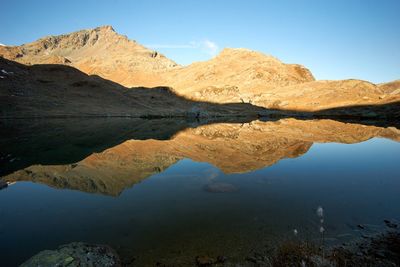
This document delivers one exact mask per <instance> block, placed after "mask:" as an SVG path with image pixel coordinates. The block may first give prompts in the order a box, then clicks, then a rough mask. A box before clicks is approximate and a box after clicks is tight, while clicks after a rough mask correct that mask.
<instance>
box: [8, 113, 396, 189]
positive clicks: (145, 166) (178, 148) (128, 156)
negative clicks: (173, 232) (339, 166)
mask: <svg viewBox="0 0 400 267" xmlns="http://www.w3.org/2000/svg"><path fill="white" fill-rule="evenodd" d="M373 137H384V138H389V139H392V140H396V141H400V131H399V130H398V129H396V128H392V127H389V128H382V127H375V126H365V125H359V124H351V123H341V122H337V121H333V120H312V121H302V120H295V119H284V120H279V121H277V122H262V121H254V122H252V123H246V124H229V123H221V124H211V125H205V126H200V127H197V128H193V129H191V128H189V129H186V130H183V131H181V132H179V133H177V134H176V135H175V136H174V137H173V138H172V139H171V140H165V141H160V140H128V141H125V142H123V143H122V144H120V145H117V146H115V147H112V148H109V149H106V150H104V151H103V152H100V153H93V154H92V155H90V156H88V157H87V158H85V159H83V160H81V161H79V162H77V163H74V164H66V165H47V166H46V165H33V166H31V167H28V168H25V169H23V170H20V171H16V172H14V173H12V174H10V175H6V176H4V177H3V178H2V179H3V180H4V181H7V182H15V181H33V182H38V183H44V184H47V185H49V186H53V187H56V188H69V189H76V190H80V191H84V192H90V193H101V194H107V195H118V194H120V193H121V192H122V190H124V189H125V188H128V187H131V186H132V185H133V184H135V183H138V182H140V181H142V180H143V179H146V178H147V177H149V176H151V175H153V174H155V173H159V172H162V171H163V170H165V169H166V168H168V167H169V166H171V165H173V164H175V163H176V162H178V161H179V160H181V159H183V158H190V159H192V160H194V161H199V162H208V163H210V164H212V165H214V166H216V167H217V168H219V169H220V170H222V171H223V172H224V173H228V174H230V173H243V172H249V171H254V170H257V169H260V168H263V167H266V166H271V165H273V164H275V163H277V162H278V161H280V160H282V159H285V158H296V157H299V156H301V155H303V154H304V153H306V152H307V151H308V150H309V149H310V147H311V146H312V144H313V143H314V142H318V143H324V142H336V143H357V142H362V141H365V140H368V139H370V138H373Z"/></svg>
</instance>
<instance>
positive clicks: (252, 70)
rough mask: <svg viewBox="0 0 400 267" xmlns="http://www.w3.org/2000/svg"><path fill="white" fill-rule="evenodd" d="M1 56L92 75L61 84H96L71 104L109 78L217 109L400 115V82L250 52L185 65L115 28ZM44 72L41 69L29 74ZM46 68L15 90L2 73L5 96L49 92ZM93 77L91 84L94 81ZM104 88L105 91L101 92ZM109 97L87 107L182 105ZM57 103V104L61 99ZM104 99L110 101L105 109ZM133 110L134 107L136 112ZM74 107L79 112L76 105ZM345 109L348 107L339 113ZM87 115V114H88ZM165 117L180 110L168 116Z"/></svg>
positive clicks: (9, 49) (8, 49)
mask: <svg viewBox="0 0 400 267" xmlns="http://www.w3.org/2000/svg"><path fill="white" fill-rule="evenodd" d="M1 57H3V58H4V60H5V59H8V60H11V61H16V62H19V63H22V64H27V65H34V64H47V65H49V64H51V65H65V66H68V67H70V68H69V69H68V68H64V69H63V71H65V72H66V73H65V74H64V77H65V79H66V80H65V81H68V79H69V77H70V75H71V73H72V72H74V71H72V68H75V69H78V70H80V71H81V72H82V73H84V74H87V75H91V76H87V77H86V78H85V79H84V80H85V81H84V82H83V83H80V82H79V81H77V83H75V85H77V84H79V85H78V87H82V88H79V90H78V89H76V88H75V89H74V88H72V89H67V88H66V87H68V86H66V85H63V84H62V83H65V82H64V81H59V82H60V85H57V87H60V88H64V89H63V90H60V91H61V92H62V93H60V94H64V93H65V92H66V91H68V90H72V91H81V89H83V88H85V89H86V87H88V85H89V84H90V85H89V89H88V90H90V93H85V94H83V93H82V92H81V93H79V94H81V96H78V95H75V96H74V98H73V99H70V100H68V99H67V97H68V96H66V95H65V97H64V98H65V101H67V100H68V102H70V103H71V102H75V101H77V100H78V97H82V95H86V96H92V93H93V92H94V91H95V90H94V88H97V85H98V83H99V82H98V80H100V79H102V81H101V82H100V83H102V84H107V85H104V86H100V87H102V88H105V87H108V88H109V90H111V89H112V88H116V87H119V88H120V89H121V88H122V89H123V90H124V92H126V89H128V88H131V87H133V88H132V89H136V90H137V89H143V87H168V88H169V89H168V91H169V92H170V93H172V94H171V96H173V98H180V99H186V100H191V101H192V102H191V103H192V105H195V104H194V103H195V102H193V101H196V102H202V103H204V102H210V103H215V104H227V103H248V104H251V105H253V106H258V107H260V108H264V109H275V110H285V111H295V112H324V114H330V115H332V114H335V115H346V116H349V115H352V114H353V115H356V116H368V117H370V116H375V115H374V114H376V113H377V112H375V111H374V110H371V107H373V108H372V109H375V107H376V108H379V107H381V106H383V105H388V108H385V109H384V113H385V114H386V115H387V116H393V117H394V116H399V115H400V114H399V113H400V111H399V110H400V109H399V104H398V103H399V102H400V82H399V80H397V81H393V82H390V83H385V84H373V83H370V82H367V81H361V80H354V79H353V80H352V79H350V80H339V81H316V80H315V79H314V77H313V75H312V73H311V72H310V70H308V69H307V68H305V67H303V66H301V65H297V64H286V63H283V62H281V61H280V60H278V59H276V58H274V57H272V56H269V55H265V54H263V53H260V52H255V51H251V50H248V49H243V48H241V49H233V48H227V49H224V50H223V51H222V52H221V53H220V54H219V55H217V56H216V57H214V58H212V59H210V60H208V61H204V62H196V63H193V64H190V65H188V66H178V65H177V64H176V63H175V62H173V61H172V60H170V59H168V58H166V57H165V56H163V55H161V54H160V53H158V52H156V51H152V50H149V49H147V48H145V47H144V46H142V45H140V44H138V43H137V42H135V41H131V40H129V39H128V38H127V37H126V36H122V35H119V34H118V33H116V32H115V31H114V30H113V28H112V27H111V26H103V27H98V28H95V29H89V30H81V31H77V32H73V33H70V34H65V35H59V36H49V37H45V38H42V39H39V40H37V41H35V42H32V43H28V44H24V45H21V46H1V47H0V58H1ZM0 68H1V69H2V70H5V71H6V72H7V68H3V67H2V66H0ZM39 68H40V67H38V66H36V65H34V66H33V67H32V68H31V69H30V70H32V69H39ZM46 68H47V69H46ZM46 68H44V67H43V68H42V69H41V73H42V74H41V77H40V78H39V79H40V80H41V81H42V82H41V84H38V82H37V81H36V82H35V83H33V84H32V79H30V80H29V82H25V83H23V82H19V83H13V84H12V85H10V84H7V82H4V81H5V80H7V78H8V76H7V75H3V73H0V75H1V76H0V78H1V79H0V82H1V86H2V88H0V89H2V92H1V93H2V94H6V93H5V92H4V91H5V89H6V90H8V91H13V90H14V91H15V90H17V91H18V90H22V88H25V87H23V86H22V84H24V86H28V87H30V88H33V87H34V86H39V87H43V86H44V85H43V83H46V81H50V80H52V79H53V78H52V77H53V74H54V72H53V70H52V68H51V67H49V66H48V67H46ZM57 69H58V71H57V73H60V72H61V67H57ZM74 73H76V71H75V72H74ZM94 75H95V76H94ZM6 76H7V77H6ZM72 76H73V75H72ZM81 76H82V75H81ZM82 77H83V76H82ZM27 79H29V77H27ZM88 80H91V82H89V81H88ZM94 80H96V82H94ZM107 80H108V81H107ZM112 82H113V83H112ZM67 84H68V83H67ZM110 84H113V85H110ZM16 87H18V88H16ZM47 87H51V85H47ZM54 87H55V83H54V82H53V86H52V88H54ZM90 88H92V89H93V90H92V89H90ZM32 90H35V89H32ZM52 90H54V89H52ZM104 90H105V89H100V91H104ZM132 91H133V90H132ZM41 92H42V98H44V99H46V98H48V97H49V96H50V95H51V96H54V95H53V94H56V92H55V91H52V92H51V93H50V91H48V92H47V91H43V90H42V91H41ZM96 94H97V92H96ZM112 94H114V93H111V92H109V93H107V95H112ZM117 94H120V93H117ZM124 94H126V93H124ZM150 94H151V93H150ZM14 96H15V94H14ZM103 97H105V95H98V96H97V97H96V98H94V99H96V101H95V103H91V102H88V101H86V102H84V103H85V105H87V104H90V105H93V106H92V108H93V110H92V111H91V112H90V114H92V115H104V114H111V115H116V114H123V113H128V114H131V115H132V114H141V115H142V114H146V113H149V112H150V110H152V109H155V111H154V112H150V113H151V114H152V115H154V114H155V113H157V112H158V111H157V110H163V109H168V110H171V109H172V106H171V105H168V103H169V104H173V103H174V102H175V100H171V101H168V100H166V98H163V100H166V101H158V102H157V101H156V102H154V101H153V102H151V103H148V102H147V100H146V99H142V100H139V99H137V101H133V103H132V105H126V102H127V100H122V99H117V98H112V97H111V98H110V99H106V98H103ZM113 99H114V100H115V102H114V101H113ZM19 101H23V99H22V98H21V97H20V98H15V99H12V100H11V103H15V105H17V104H18V105H20V106H25V105H27V106H28V107H29V106H34V105H36V103H35V102H28V101H25V102H23V104H19ZM52 101H53V100H52ZM54 101H55V102H56V103H57V99H55V100H54ZM102 101H104V105H103V104H102ZM129 101H131V100H129ZM129 101H128V102H129ZM78 102H79V101H78ZM156 105H161V106H162V107H159V106H156ZM9 106H10V105H9ZM102 106H106V107H108V109H107V110H110V109H111V107H112V106H113V107H114V109H115V110H118V112H109V111H107V112H100V110H102V109H103V108H102ZM133 106H134V107H135V108H133V109H132V107H133ZM10 108H14V106H10ZM65 108H66V109H68V108H69V107H67V106H65ZM355 108H356V109H355ZM4 109H6V108H3V110H4ZM23 109H24V111H21V112H20V113H24V112H25V109H26V108H23ZM73 109H74V110H75V107H74V108H73ZM177 109H179V105H177ZM338 109H341V110H340V112H339V111H338ZM344 109H346V110H344ZM45 110H46V108H45ZM53 111H56V113H60V114H61V113H63V114H66V112H65V110H63V112H60V111H59V110H58V107H53V110H52V114H54V112H53ZM49 112H50V110H47V114H48V113H49ZM6 113H8V114H12V112H9V111H6ZM39 113H42V114H43V113H46V112H44V111H43V112H39ZM78 113H79V112H78V110H76V111H75V112H74V113H73V114H74V115H79V114H78ZM3 114H4V112H3ZM84 114H85V113H83V112H82V114H81V115H84ZM159 114H161V115H165V114H176V113H174V112H168V113H165V112H161V113H159ZM180 114H182V112H180ZM38 115H40V114H38Z"/></svg>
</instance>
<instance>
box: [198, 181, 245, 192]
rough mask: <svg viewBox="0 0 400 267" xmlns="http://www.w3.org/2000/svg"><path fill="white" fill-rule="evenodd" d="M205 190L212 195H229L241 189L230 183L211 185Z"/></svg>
mask: <svg viewBox="0 0 400 267" xmlns="http://www.w3.org/2000/svg"><path fill="white" fill-rule="evenodd" d="M204 190H206V191H207V192H210V193H229V192H236V191H238V190H239V189H238V188H237V187H236V186H234V185H233V184H229V183H211V184H207V185H206V186H205V187H204Z"/></svg>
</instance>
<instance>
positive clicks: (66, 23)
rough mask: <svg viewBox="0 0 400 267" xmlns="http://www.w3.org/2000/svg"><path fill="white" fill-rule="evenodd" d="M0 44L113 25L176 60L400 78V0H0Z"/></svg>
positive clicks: (331, 76) (322, 76) (385, 79)
mask: <svg viewBox="0 0 400 267" xmlns="http://www.w3.org/2000/svg"><path fill="white" fill-rule="evenodd" d="M0 6H1V10H2V12H1V13H2V15H1V17H0V23H1V27H0V43H2V44H5V45H20V44H23V43H27V42H31V41H34V40H36V39H38V38H40V37H43V36H47V35H57V34H63V33H68V32H73V31H76V30H80V29H87V28H94V27H97V26H101V25H112V26H113V28H114V29H115V30H116V31H117V32H118V33H120V34H123V35H127V36H128V37H129V38H130V39H133V40H136V41H138V42H139V43H141V44H143V45H145V46H148V47H150V48H151V49H154V50H157V51H159V52H161V53H163V54H164V55H166V56H167V57H169V58H171V59H172V60H174V61H176V62H177V63H179V64H182V65H187V64H190V63H192V62H194V61H204V60H208V59H210V58H212V57H213V56H215V55H216V54H218V53H219V52H220V51H221V49H223V48H225V47H232V48H238V47H243V48H248V49H252V50H256V51H260V52H262V53H265V54H270V55H273V56H275V57H277V58H278V59H280V60H282V61H283V62H285V63H298V64H302V65H304V66H305V67H307V68H309V69H310V70H311V71H312V73H313V74H314V76H315V77H316V79H329V80H336V79H349V78H355V79H362V80H369V81H372V82H375V83H380V82H388V81H391V80H396V79H400V15H399V14H400V0H335V1H328V0H292V1H289V0H280V1H278V0H275V1H268V0H263V1H262V0H260V1H258V0H243V1H239V0H197V1H195V0H192V1H190V0H186V1H185V0H158V1H157V0H146V1H142V0H134V1H122V0H108V1H101V0H97V1H93V0H86V1H82V0H79V1H75V0H68V1H54V0H51V1H45V0H42V1H40V0H38V1H30V0H26V1H21V0H12V1H3V0H2V1H1V5H0Z"/></svg>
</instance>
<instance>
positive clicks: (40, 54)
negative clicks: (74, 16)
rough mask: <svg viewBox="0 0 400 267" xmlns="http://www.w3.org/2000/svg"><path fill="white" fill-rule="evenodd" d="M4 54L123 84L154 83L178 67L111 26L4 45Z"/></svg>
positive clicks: (139, 84)
mask: <svg viewBox="0 0 400 267" xmlns="http://www.w3.org/2000/svg"><path fill="white" fill-rule="evenodd" d="M0 56H2V57H4V58H6V59H9V60H13V61H17V62H19V63H23V64H29V65H33V64H65V65H69V66H73V67H75V68H77V69H79V70H81V71H82V72H85V73H87V74H89V75H91V74H95V75H99V76H101V77H103V78H104V79H108V80H111V81H114V82H116V83H119V84H122V85H124V86H127V87H132V86H148V87H151V86H154V85H156V84H157V83H154V82H155V81H158V80H159V78H158V73H159V72H160V71H165V70H167V69H171V68H174V67H176V66H177V64H176V63H175V62H173V61H172V60H170V59H168V58H166V57H165V56H164V55H162V54H160V53H158V52H156V51H152V50H150V49H147V48H145V47H144V46H142V45H140V44H138V43H137V42H136V41H132V40H129V39H128V38H127V37H126V36H123V35H120V34H118V33H116V32H115V31H114V29H113V28H112V27H111V26H102V27H98V28H95V29H89V30H81V31H77V32H73V33H70V34H64V35H59V36H48V37H44V38H41V39H39V40H37V41H35V42H32V43H28V44H23V45H21V46H3V47H0Z"/></svg>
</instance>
